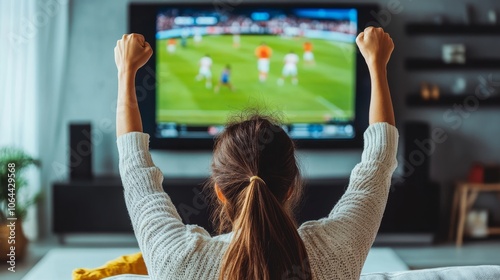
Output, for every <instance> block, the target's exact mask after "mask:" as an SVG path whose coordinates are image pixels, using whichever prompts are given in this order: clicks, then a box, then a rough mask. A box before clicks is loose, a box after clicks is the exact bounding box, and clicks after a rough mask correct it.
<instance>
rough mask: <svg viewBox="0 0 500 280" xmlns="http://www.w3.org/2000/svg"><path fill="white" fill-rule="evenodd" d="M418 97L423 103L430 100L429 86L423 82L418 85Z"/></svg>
mask: <svg viewBox="0 0 500 280" xmlns="http://www.w3.org/2000/svg"><path fill="white" fill-rule="evenodd" d="M420 97H422V99H423V100H425V101H428V100H429V99H431V90H430V89H429V85H428V84H427V83H426V82H423V83H422V84H421V85H420Z"/></svg>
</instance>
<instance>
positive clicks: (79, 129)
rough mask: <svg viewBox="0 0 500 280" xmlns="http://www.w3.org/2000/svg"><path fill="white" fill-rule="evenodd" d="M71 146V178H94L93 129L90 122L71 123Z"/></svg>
mask: <svg viewBox="0 0 500 280" xmlns="http://www.w3.org/2000/svg"><path fill="white" fill-rule="evenodd" d="M69 148H70V150H69V169H70V171H69V174H70V178H71V180H90V179H92V177H93V176H92V131H91V125H90V123H73V124H70V125H69Z"/></svg>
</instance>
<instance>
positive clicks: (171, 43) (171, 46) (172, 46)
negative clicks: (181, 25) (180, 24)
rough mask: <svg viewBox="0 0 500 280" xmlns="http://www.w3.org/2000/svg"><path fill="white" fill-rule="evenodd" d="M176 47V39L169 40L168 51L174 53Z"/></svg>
mask: <svg viewBox="0 0 500 280" xmlns="http://www.w3.org/2000/svg"><path fill="white" fill-rule="evenodd" d="M176 45H177V42H176V40H175V39H174V38H170V39H168V42H167V51H168V52H169V53H174V52H175V47H176Z"/></svg>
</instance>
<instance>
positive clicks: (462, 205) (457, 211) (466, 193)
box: [449, 182, 500, 247]
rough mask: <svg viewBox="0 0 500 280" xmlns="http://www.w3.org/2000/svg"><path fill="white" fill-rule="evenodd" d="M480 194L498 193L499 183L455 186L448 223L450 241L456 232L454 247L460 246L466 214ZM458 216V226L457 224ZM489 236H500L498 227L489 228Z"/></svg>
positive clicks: (464, 183)
mask: <svg viewBox="0 0 500 280" xmlns="http://www.w3.org/2000/svg"><path fill="white" fill-rule="evenodd" d="M480 192H499V194H500V183H498V184H483V183H467V182H460V183H458V184H457V185H456V186H455V191H454V194H453V204H452V209H451V223H450V232H449V237H450V240H452V239H453V234H454V233H455V231H456V245H457V247H460V246H462V243H463V237H464V229H465V220H466V218H467V213H468V212H469V210H470V209H471V207H472V206H473V205H474V202H476V199H477V196H478V195H479V193H480ZM457 216H458V224H456V223H457ZM488 234H489V235H496V234H499V235H500V227H489V228H488Z"/></svg>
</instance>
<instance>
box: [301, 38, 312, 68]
mask: <svg viewBox="0 0 500 280" xmlns="http://www.w3.org/2000/svg"><path fill="white" fill-rule="evenodd" d="M312 51H313V45H312V43H311V42H305V43H304V56H303V58H304V62H305V63H307V64H314V54H313V52H312Z"/></svg>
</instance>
